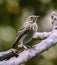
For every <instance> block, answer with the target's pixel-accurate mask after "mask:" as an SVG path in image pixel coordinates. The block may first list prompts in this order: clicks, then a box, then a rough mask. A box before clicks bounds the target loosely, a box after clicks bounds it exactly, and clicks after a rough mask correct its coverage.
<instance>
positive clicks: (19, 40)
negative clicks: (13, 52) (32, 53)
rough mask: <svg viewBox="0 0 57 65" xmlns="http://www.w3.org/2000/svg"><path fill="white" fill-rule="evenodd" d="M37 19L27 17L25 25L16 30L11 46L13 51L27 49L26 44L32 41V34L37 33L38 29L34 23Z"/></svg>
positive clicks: (34, 16) (32, 16) (35, 17)
mask: <svg viewBox="0 0 57 65" xmlns="http://www.w3.org/2000/svg"><path fill="white" fill-rule="evenodd" d="M38 17H39V16H36V15H31V16H28V17H27V19H26V21H25V23H24V24H23V25H22V27H21V28H20V29H19V30H18V33H17V35H16V38H15V41H14V43H13V45H12V48H13V49H17V48H18V47H19V48H22V47H24V49H27V48H28V47H29V46H28V45H27V43H28V42H30V41H31V40H32V38H33V35H34V33H35V32H37V29H38V25H37V23H36V21H37V19H38Z"/></svg>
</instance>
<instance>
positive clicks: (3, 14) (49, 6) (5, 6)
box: [0, 0, 57, 65]
mask: <svg viewBox="0 0 57 65" xmlns="http://www.w3.org/2000/svg"><path fill="white" fill-rule="evenodd" d="M52 11H56V12H57V0H0V51H5V50H8V49H10V48H11V46H12V44H13V41H14V39H15V36H16V33H17V32H18V30H19V28H20V27H21V26H22V24H23V23H24V22H25V20H26V18H27V17H28V16H29V15H32V14H34V15H39V16H40V17H39V19H38V21H37V24H38V26H39V29H38V31H39V32H43V31H51V30H52V24H51V22H52V21H51V18H50V13H51V12H52ZM40 41H41V40H32V41H31V44H30V45H33V44H37V43H38V42H40ZM23 65H57V45H55V46H53V47H52V48H50V49H49V50H47V51H45V52H43V53H41V54H39V55H38V56H36V57H34V58H32V59H31V60H29V61H27V62H26V63H24V64H23Z"/></svg>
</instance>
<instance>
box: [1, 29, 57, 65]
mask: <svg viewBox="0 0 57 65" xmlns="http://www.w3.org/2000/svg"><path fill="white" fill-rule="evenodd" d="M56 43H57V30H53V31H52V32H51V34H50V35H49V37H48V38H47V39H45V40H43V41H41V42H40V43H38V44H36V45H34V46H33V47H32V48H30V49H27V50H24V51H23V52H21V53H20V54H19V56H18V57H12V58H11V59H9V60H7V61H6V60H4V61H0V65H18V64H19V65H20V64H22V63H24V62H26V61H27V60H29V59H31V58H32V57H34V56H36V55H37V54H39V53H41V52H43V51H46V50H47V49H49V48H50V47H52V46H53V45H55V44H56Z"/></svg>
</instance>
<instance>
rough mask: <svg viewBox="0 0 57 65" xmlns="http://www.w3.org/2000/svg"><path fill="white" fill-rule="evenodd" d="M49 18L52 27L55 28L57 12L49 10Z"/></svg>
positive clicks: (56, 27)
mask: <svg viewBox="0 0 57 65" xmlns="http://www.w3.org/2000/svg"><path fill="white" fill-rule="evenodd" d="M51 19H52V25H53V29H57V13H56V12H54V11H53V12H51Z"/></svg>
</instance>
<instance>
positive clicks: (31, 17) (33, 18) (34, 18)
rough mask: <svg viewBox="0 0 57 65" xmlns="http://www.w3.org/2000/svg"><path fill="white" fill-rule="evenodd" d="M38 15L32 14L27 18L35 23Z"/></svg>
mask: <svg viewBox="0 0 57 65" xmlns="http://www.w3.org/2000/svg"><path fill="white" fill-rule="evenodd" d="M38 17H39V16H36V15H31V16H29V17H28V18H27V22H30V23H34V22H36V20H37V18H38Z"/></svg>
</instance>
